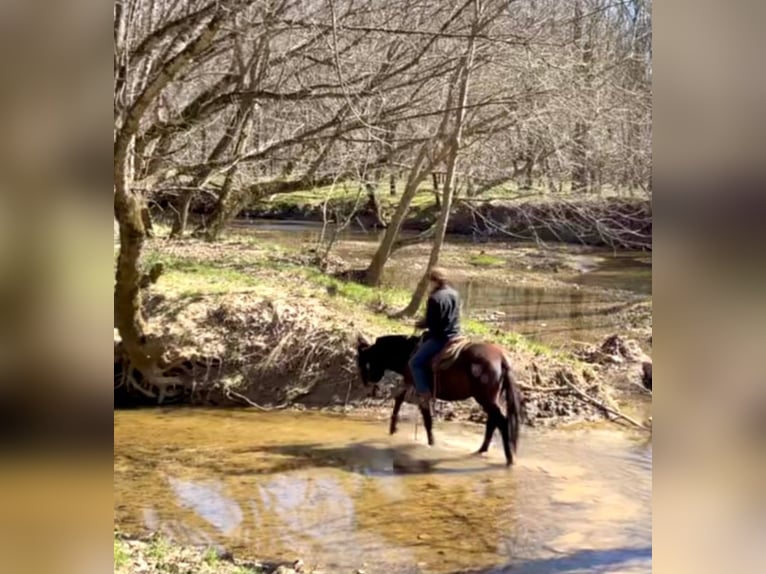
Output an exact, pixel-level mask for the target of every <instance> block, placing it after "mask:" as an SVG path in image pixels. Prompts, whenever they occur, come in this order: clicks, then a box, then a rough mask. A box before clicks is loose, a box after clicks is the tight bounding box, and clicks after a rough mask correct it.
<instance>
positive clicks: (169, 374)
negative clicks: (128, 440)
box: [114, 356, 223, 404]
mask: <svg viewBox="0 0 766 574" xmlns="http://www.w3.org/2000/svg"><path fill="white" fill-rule="evenodd" d="M118 360H119V359H118ZM121 363H122V373H121V376H120V378H119V380H117V381H115V385H114V389H115V390H117V389H120V388H123V387H125V389H126V390H127V391H128V392H131V391H133V392H136V393H138V394H140V395H141V396H143V397H145V398H147V399H151V400H153V401H156V402H157V404H163V403H165V402H166V401H168V400H171V401H175V400H179V399H181V398H182V397H183V396H184V395H186V394H190V393H192V392H194V391H195V390H196V389H197V387H198V386H199V384H200V383H202V384H203V385H205V386H209V383H210V382H211V381H212V380H218V379H219V378H220V374H221V368H222V365H223V362H222V361H221V360H220V359H219V358H217V357H207V358H199V357H192V358H189V357H178V358H176V359H174V360H173V361H170V362H169V363H167V364H165V365H157V366H154V367H150V368H149V369H138V368H136V367H135V366H134V365H133V363H132V362H131V361H130V360H129V359H128V358H127V357H125V356H123V357H122V358H121ZM215 365H218V367H219V369H218V377H213V378H211V376H210V375H211V370H212V368H213V367H214V366H215ZM199 371H203V372H204V379H203V380H202V381H200V380H199V376H198V375H199Z"/></svg>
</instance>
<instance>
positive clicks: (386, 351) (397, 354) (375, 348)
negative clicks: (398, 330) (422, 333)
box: [356, 335, 420, 385]
mask: <svg viewBox="0 0 766 574" xmlns="http://www.w3.org/2000/svg"><path fill="white" fill-rule="evenodd" d="M419 341H420V339H419V337H408V336H406V335H385V336H383V337H378V338H377V339H376V340H375V342H374V343H370V342H369V341H368V340H367V339H365V338H364V337H363V336H361V335H359V336H358V337H357V341H356V350H357V359H356V360H357V365H358V366H359V374H360V375H361V377H362V382H364V384H365V385H369V384H370V383H379V382H380V380H381V379H382V378H383V375H384V374H385V372H386V371H393V372H395V373H399V374H400V375H403V374H404V370H405V369H406V368H407V361H408V360H409V358H410V357H411V356H412V353H413V351H414V350H415V348H416V347H417V345H418V343H419Z"/></svg>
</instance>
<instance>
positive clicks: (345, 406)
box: [343, 377, 354, 413]
mask: <svg viewBox="0 0 766 574" xmlns="http://www.w3.org/2000/svg"><path fill="white" fill-rule="evenodd" d="M353 380H354V379H352V378H351V377H349V378H348V388H347V389H346V399H345V400H344V401H343V412H344V413H345V412H346V411H348V399H349V397H350V396H351V383H352V382H353Z"/></svg>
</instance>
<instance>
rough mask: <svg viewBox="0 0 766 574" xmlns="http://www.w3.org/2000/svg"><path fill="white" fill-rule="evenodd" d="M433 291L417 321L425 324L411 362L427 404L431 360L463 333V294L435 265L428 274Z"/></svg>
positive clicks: (419, 327)
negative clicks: (461, 299)
mask: <svg viewBox="0 0 766 574" xmlns="http://www.w3.org/2000/svg"><path fill="white" fill-rule="evenodd" d="M428 280H429V283H430V287H431V291H430V294H429V296H428V303H427V306H426V315H425V317H424V318H423V319H421V320H420V321H418V322H417V323H416V324H415V327H416V328H418V329H423V328H426V329H427V331H426V333H425V335H424V338H423V342H422V343H421V345H420V347H419V348H418V350H417V351H416V352H415V354H414V355H413V356H412V358H411V359H410V362H409V365H410V370H411V372H412V377H413V379H414V383H415V390H416V392H417V393H418V396H419V397H420V402H421V404H423V405H427V404H428V403H429V401H430V399H431V384H430V381H431V380H432V377H433V375H432V372H431V362H432V361H433V359H434V358H435V357H436V355H438V354H439V352H441V350H442V349H444V347H445V346H446V345H447V343H448V342H449V341H450V340H452V339H454V338H455V337H457V336H459V335H460V296H459V295H458V292H457V291H456V290H455V289H454V288H453V287H452V286H451V285H450V284H449V282H448V281H447V275H446V273H445V272H444V270H442V269H439V268H434V269H432V270H431V272H430V273H429V274H428Z"/></svg>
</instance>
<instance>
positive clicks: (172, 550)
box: [114, 534, 310, 574]
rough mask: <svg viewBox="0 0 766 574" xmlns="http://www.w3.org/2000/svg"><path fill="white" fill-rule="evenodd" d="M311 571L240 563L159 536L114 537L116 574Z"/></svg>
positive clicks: (291, 573) (295, 566) (213, 550)
mask: <svg viewBox="0 0 766 574" xmlns="http://www.w3.org/2000/svg"><path fill="white" fill-rule="evenodd" d="M297 572H303V573H304V574H309V572H310V571H308V570H306V569H304V568H302V565H301V564H300V563H295V562H291V563H277V562H262V561H258V560H248V559H240V558H236V557H234V556H232V555H231V554H229V553H227V552H225V551H221V550H219V549H216V548H213V547H207V548H201V547H192V546H182V545H179V544H175V543H173V542H171V541H170V540H168V539H167V538H165V537H163V536H160V535H152V536H147V537H142V538H134V537H129V536H125V535H123V534H115V536H114V573H115V574H147V573H152V574H184V573H188V574H191V573H194V574H276V573H279V574H296V573H297Z"/></svg>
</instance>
